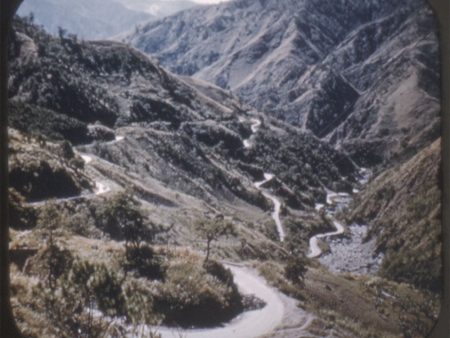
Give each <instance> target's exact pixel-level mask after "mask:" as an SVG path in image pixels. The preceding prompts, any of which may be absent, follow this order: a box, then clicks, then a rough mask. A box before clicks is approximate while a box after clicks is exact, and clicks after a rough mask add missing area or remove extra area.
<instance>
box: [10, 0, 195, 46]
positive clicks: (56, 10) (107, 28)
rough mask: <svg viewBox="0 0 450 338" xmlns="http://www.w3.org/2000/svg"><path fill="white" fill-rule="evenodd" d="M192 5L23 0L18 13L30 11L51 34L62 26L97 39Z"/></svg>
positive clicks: (119, 0)
mask: <svg viewBox="0 0 450 338" xmlns="http://www.w3.org/2000/svg"><path fill="white" fill-rule="evenodd" d="M195 5H197V4H196V3H194V2H190V1H184V0H180V1H155V0H141V1H139V0H134V1H123V0H80V1H69V0H26V1H24V2H23V3H22V4H21V6H20V7H19V10H18V14H19V15H20V16H22V17H23V16H29V15H30V14H31V13H32V15H33V17H34V19H35V21H36V23H37V24H39V25H43V27H44V28H45V30H46V31H47V32H49V33H51V34H53V35H56V34H58V33H59V28H60V27H61V28H63V29H65V30H66V31H67V32H68V33H70V34H76V35H77V36H78V37H80V38H82V39H88V40H92V39H97V40H98V39H105V38H110V37H112V36H115V35H118V34H120V33H123V32H125V31H132V30H133V29H134V28H135V27H136V26H138V25H139V24H144V23H146V22H148V21H149V20H154V19H157V18H161V17H164V16H167V15H170V14H173V13H175V12H178V11H180V10H183V9H186V8H189V7H193V6H195Z"/></svg>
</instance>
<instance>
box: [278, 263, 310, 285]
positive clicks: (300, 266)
mask: <svg viewBox="0 0 450 338" xmlns="http://www.w3.org/2000/svg"><path fill="white" fill-rule="evenodd" d="M307 271H308V269H307V267H306V260H305V258H303V257H291V258H290V259H289V260H288V262H287V264H286V266H285V267H284V275H285V276H286V278H287V279H288V280H290V281H291V282H293V283H294V284H303V278H304V276H305V273H306V272H307Z"/></svg>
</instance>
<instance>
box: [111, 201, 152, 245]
mask: <svg viewBox="0 0 450 338" xmlns="http://www.w3.org/2000/svg"><path fill="white" fill-rule="evenodd" d="M107 214H108V218H109V223H110V224H109V226H113V227H117V230H118V232H119V234H120V237H122V238H123V239H124V240H125V249H126V250H127V252H128V251H129V250H130V249H131V248H133V249H139V247H140V245H141V242H142V241H143V240H148V239H150V237H153V236H154V233H153V232H152V231H150V230H149V229H147V227H146V226H145V224H144V218H143V216H142V211H141V209H140V203H139V202H138V201H136V200H135V199H134V198H133V196H131V194H129V193H128V192H120V193H118V194H116V195H115V196H114V197H113V199H112V200H111V203H110V205H109V208H108V210H107Z"/></svg>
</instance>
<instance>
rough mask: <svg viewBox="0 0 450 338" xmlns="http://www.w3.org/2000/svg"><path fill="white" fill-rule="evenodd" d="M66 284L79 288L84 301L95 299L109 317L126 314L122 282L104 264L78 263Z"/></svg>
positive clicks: (99, 307) (75, 264)
mask: <svg viewBox="0 0 450 338" xmlns="http://www.w3.org/2000/svg"><path fill="white" fill-rule="evenodd" d="M66 283H67V285H72V286H74V287H75V288H77V289H78V290H79V293H80V295H81V297H82V299H85V300H89V301H90V300H91V299H93V300H94V301H95V303H96V305H97V306H98V309H99V310H100V311H102V312H103V313H105V314H107V315H109V316H117V315H123V314H124V313H125V300H124V296H123V293H122V286H121V281H120V280H119V278H118V276H117V274H116V273H115V272H113V271H110V270H108V268H107V267H106V266H105V265H104V264H97V265H94V264H92V263H89V262H86V261H77V262H75V263H74V264H73V267H72V269H71V271H70V273H69V274H68V275H67V278H66Z"/></svg>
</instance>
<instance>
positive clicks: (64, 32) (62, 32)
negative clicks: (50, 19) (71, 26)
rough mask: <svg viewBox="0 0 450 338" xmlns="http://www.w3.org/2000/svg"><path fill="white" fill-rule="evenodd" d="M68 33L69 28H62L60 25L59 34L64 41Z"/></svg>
mask: <svg viewBox="0 0 450 338" xmlns="http://www.w3.org/2000/svg"><path fill="white" fill-rule="evenodd" d="M66 34H67V30H66V29H64V28H62V27H58V36H59V38H60V40H61V41H63V40H64V39H65V36H66Z"/></svg>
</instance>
